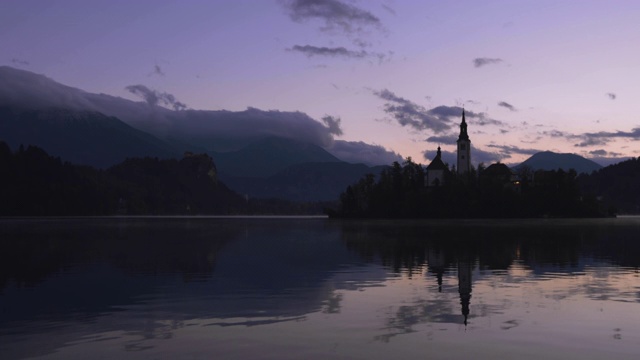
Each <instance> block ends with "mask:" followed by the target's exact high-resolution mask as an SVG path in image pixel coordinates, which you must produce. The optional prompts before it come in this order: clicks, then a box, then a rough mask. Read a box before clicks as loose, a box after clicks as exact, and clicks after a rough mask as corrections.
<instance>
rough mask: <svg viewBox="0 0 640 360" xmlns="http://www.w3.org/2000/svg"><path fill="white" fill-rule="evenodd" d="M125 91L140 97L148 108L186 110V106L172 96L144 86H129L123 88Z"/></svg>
mask: <svg viewBox="0 0 640 360" xmlns="http://www.w3.org/2000/svg"><path fill="white" fill-rule="evenodd" d="M125 89H126V90H127V91H129V92H130V93H132V94H134V95H138V96H140V97H142V98H143V99H144V101H146V102H147V104H149V105H150V106H158V105H166V106H170V107H171V108H173V109H174V110H184V109H186V108H187V105H185V104H184V103H182V102H180V101H178V100H177V99H176V98H175V96H173V95H172V94H169V93H166V92H158V91H156V90H151V89H149V88H148V87H146V86H144V85H140V84H138V85H129V86H127V87H125Z"/></svg>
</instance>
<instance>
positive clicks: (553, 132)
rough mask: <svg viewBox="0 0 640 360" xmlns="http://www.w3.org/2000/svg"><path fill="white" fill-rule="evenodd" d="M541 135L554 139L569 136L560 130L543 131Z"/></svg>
mask: <svg viewBox="0 0 640 360" xmlns="http://www.w3.org/2000/svg"><path fill="white" fill-rule="evenodd" d="M541 134H542V135H545V136H550V137H556V138H557V137H567V136H569V134H567V133H565V132H563V131H560V130H551V131H543V132H542V133H541Z"/></svg>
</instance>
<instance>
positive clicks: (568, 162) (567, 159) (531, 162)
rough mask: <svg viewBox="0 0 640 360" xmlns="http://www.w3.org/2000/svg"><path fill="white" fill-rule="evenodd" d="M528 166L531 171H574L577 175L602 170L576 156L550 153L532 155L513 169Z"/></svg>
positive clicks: (600, 166)
mask: <svg viewBox="0 0 640 360" xmlns="http://www.w3.org/2000/svg"><path fill="white" fill-rule="evenodd" d="M523 166H528V167H529V168H531V169H532V170H558V169H562V170H565V171H568V170H569V169H574V170H575V171H576V172H577V173H578V174H580V173H587V174H590V173H591V172H593V171H596V170H599V169H601V168H602V165H600V164H598V163H596V162H594V161H591V160H589V159H585V158H583V157H582V156H580V155H576V154H559V153H554V152H551V151H543V152H539V153H537V154H534V155H532V156H531V157H530V158H528V159H527V160H525V161H524V162H522V163H521V164H520V165H518V166H516V167H515V168H516V169H518V168H520V167H523Z"/></svg>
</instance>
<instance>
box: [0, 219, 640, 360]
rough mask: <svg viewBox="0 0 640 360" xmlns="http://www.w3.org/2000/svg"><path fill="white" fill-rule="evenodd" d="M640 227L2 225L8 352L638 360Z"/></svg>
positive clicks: (1, 288)
mask: <svg viewBox="0 0 640 360" xmlns="http://www.w3.org/2000/svg"><path fill="white" fill-rule="evenodd" d="M639 267H640V218H638V217H626V218H617V219H588V220H551V219H549V220H508V221H497V220H444V221H435V220H433V221H431V220H427V221H424V220H415V221H412V220H406V221H397V220H393V221H391V220H389V221H387V220H380V221H356V220H353V221H343V220H330V219H325V218H217V217H212V218H209V217H202V218H198V217H193V218H180V217H178V218H172V217H167V218H58V219H54V218H32V219H0V358H2V359H24V358H46V359H87V358H91V359H101V358H104V359H112V358H118V359H126V358H135V359H138V358H143V359H147V358H148V359H161V358H167V359H174V358H182V359H209V358H221V359H325V358H334V359H388V358H410V359H411V358H429V359H460V358H472V359H497V358H503V359H508V358H517V359H604V358H612V359H637V358H638V356H640V273H639Z"/></svg>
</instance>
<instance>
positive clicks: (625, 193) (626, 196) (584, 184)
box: [578, 158, 640, 214]
mask: <svg viewBox="0 0 640 360" xmlns="http://www.w3.org/2000/svg"><path fill="white" fill-rule="evenodd" d="M578 181H579V183H580V187H581V189H582V191H583V192H584V193H585V194H589V195H591V196H596V197H598V198H600V199H601V200H602V201H603V202H604V203H605V204H606V205H608V206H610V207H612V208H613V209H614V210H617V212H618V213H621V214H640V158H632V159H629V160H626V161H623V162H620V163H617V164H614V165H609V166H607V167H605V168H602V169H600V170H598V171H596V172H594V173H592V174H590V175H585V174H583V175H581V176H580V177H578Z"/></svg>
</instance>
